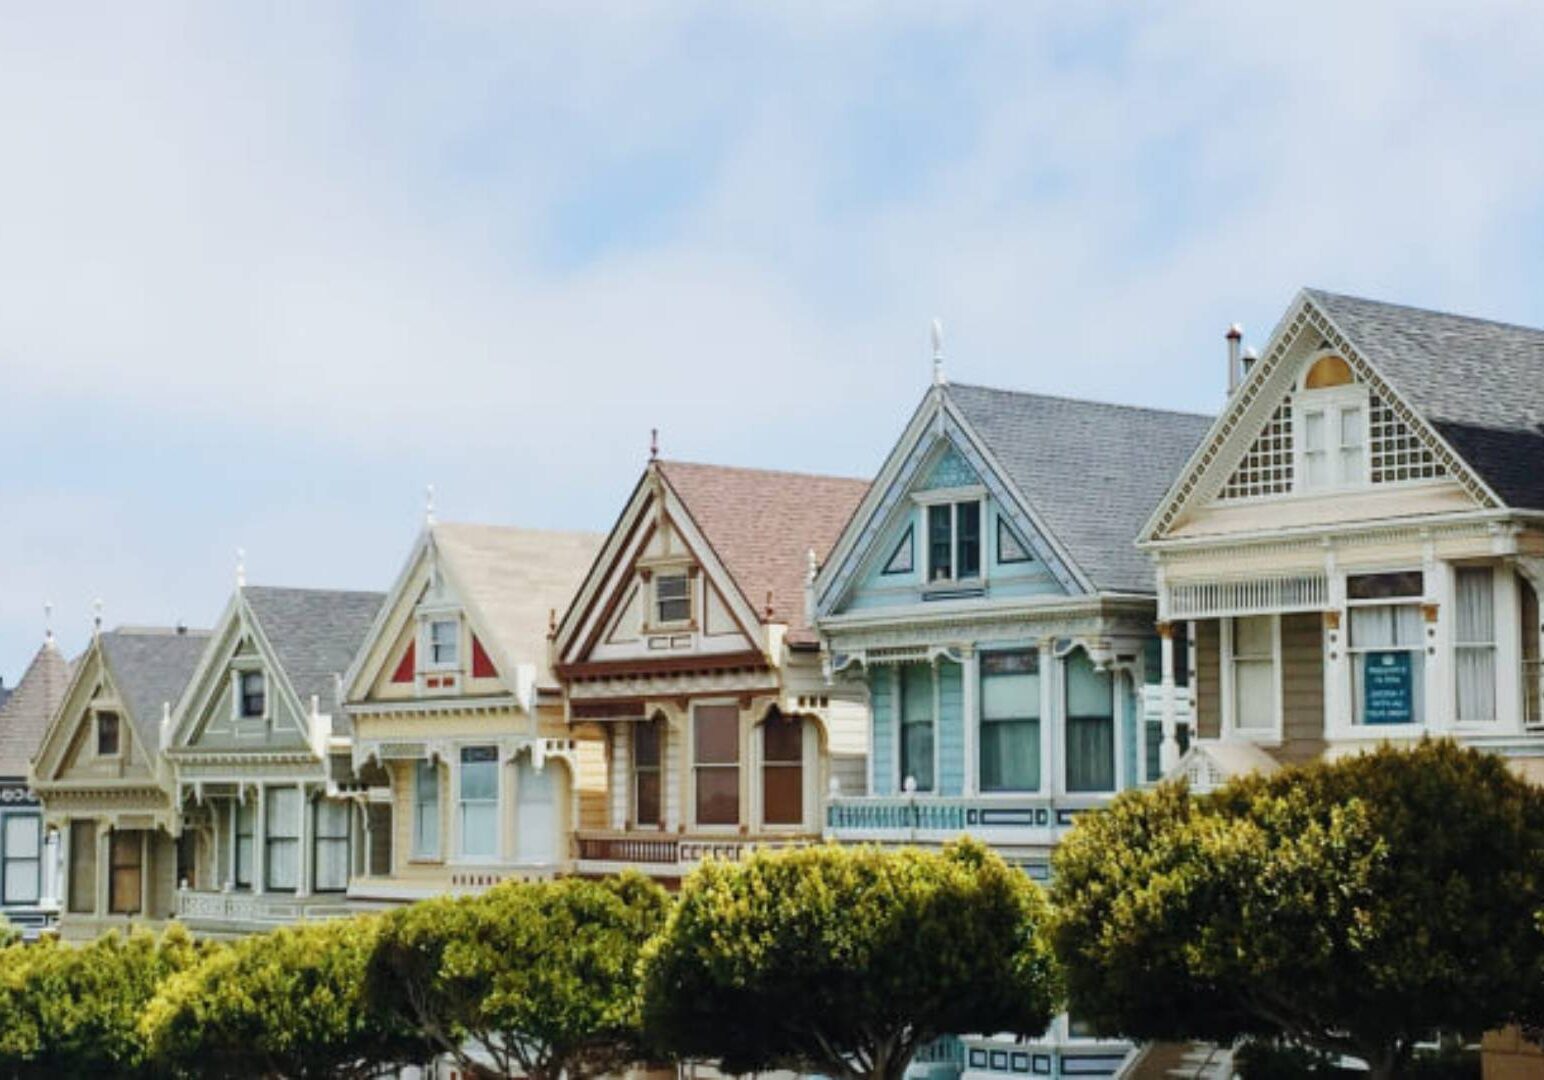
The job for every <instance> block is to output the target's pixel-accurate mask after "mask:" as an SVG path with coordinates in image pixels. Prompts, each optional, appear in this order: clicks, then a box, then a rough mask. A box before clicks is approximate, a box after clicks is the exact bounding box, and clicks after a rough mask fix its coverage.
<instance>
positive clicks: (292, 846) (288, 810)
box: [265, 787, 301, 889]
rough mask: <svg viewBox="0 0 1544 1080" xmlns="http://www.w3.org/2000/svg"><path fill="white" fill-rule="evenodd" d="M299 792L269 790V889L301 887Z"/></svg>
mask: <svg viewBox="0 0 1544 1080" xmlns="http://www.w3.org/2000/svg"><path fill="white" fill-rule="evenodd" d="M300 807H301V800H300V790H299V789H298V788H291V787H284V788H269V789H268V812H267V821H266V822H265V825H266V827H267V841H268V842H267V877H268V888H270V889H298V888H299V887H300Z"/></svg>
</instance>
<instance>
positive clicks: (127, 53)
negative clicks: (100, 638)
mask: <svg viewBox="0 0 1544 1080" xmlns="http://www.w3.org/2000/svg"><path fill="white" fill-rule="evenodd" d="M1540 55H1544V17H1541V16H1540V15H1538V14H1537V12H1536V10H1533V6H1532V5H1530V4H1527V3H1484V2H1480V3H1471V4H1465V5H1462V6H1458V5H1449V6H1442V7H1439V6H1435V5H1426V4H1420V3H1414V4H1412V3H1402V4H1394V3H1387V4H1381V3H1366V4H1356V5H1347V4H1315V3H1297V4H1292V5H1271V6H1269V9H1267V6H1266V5H1246V4H1238V3H1217V4H1173V5H1132V4H1108V5H1099V4H1090V5H1051V4H1039V3H1026V4H980V5H977V4H971V3H963V2H962V3H949V4H915V3H906V2H893V3H878V2H874V3H867V2H858V0H854V2H852V3H843V4H832V3H825V2H822V3H799V2H789V3H781V4H765V5H751V4H724V3H720V2H712V3H684V2H683V3H657V4H645V3H616V4H588V3H573V2H564V3H532V4H520V5H516V4H505V3H492V2H489V3H474V2H467V3H459V4H454V5H445V6H438V5H408V4H398V5H387V4H377V3H359V4H355V5H349V4H344V3H340V4H332V5H305V4H292V5H273V6H267V7H263V8H262V9H261V10H258V9H257V8H256V7H255V6H251V5H221V6H218V7H217V6H215V5H204V4H188V5H186V6H177V5H170V4H156V3H147V4H136V5H117V6H110V7H107V8H99V9H96V10H94V11H93V12H92V14H91V16H90V18H89V19H88V18H86V17H85V16H80V15H77V16H76V17H74V18H72V17H71V15H70V13H69V12H67V11H65V10H62V6H61V5H34V6H32V7H30V8H27V9H17V10H14V11H12V12H10V13H8V15H7V18H6V20H5V25H4V28H3V30H0V133H3V135H4V139H3V142H0V467H3V472H0V520H3V522H4V526H5V527H4V528H3V529H0V674H4V675H5V676H6V678H7V681H8V682H10V681H14V680H15V679H16V678H17V677H19V675H20V674H21V669H22V667H23V666H24V664H25V663H26V661H27V659H28V657H29V656H30V655H31V653H32V651H33V649H34V648H35V647H36V644H37V642H38V641H39V640H40V638H41V636H42V631H43V614H42V608H43V604H44V603H45V601H51V602H52V603H53V605H54V609H55V613H54V624H55V628H56V632H57V633H58V635H59V637H60V639H61V640H62V642H63V643H64V645H65V647H66V648H67V649H69V650H70V651H75V650H78V649H79V648H81V647H82V645H83V644H84V642H85V639H86V637H87V634H88V631H89V627H90V613H91V604H92V601H93V600H94V599H96V598H101V599H102V600H103V602H104V605H105V619H106V621H107V622H108V623H109V624H118V623H165V622H172V621H176V620H179V619H181V620H186V621H188V622H190V623H192V624H195V625H199V624H207V623H209V622H210V621H212V620H213V618H214V617H215V616H216V615H217V614H218V612H219V610H220V608H221V606H222V605H223V604H224V602H225V600H226V598H227V596H228V594H229V590H230V588H231V585H232V582H233V568H234V563H235V550H236V549H237V548H238V547H243V548H245V549H246V551H247V567H248V576H249V579H250V580H252V581H254V582H262V583H268V584H285V585H313V586H338V587H353V588H380V589H384V588H386V587H387V586H388V585H389V584H390V582H391V580H392V578H393V576H394V575H395V573H396V571H397V569H398V567H399V565H400V562H401V560H402V559H403V557H404V556H405V554H406V552H407V550H408V547H409V545H410V544H411V542H412V540H413V537H414V535H415V532H416V530H417V528H418V526H419V523H420V520H421V515H422V503H423V488H424V486H425V485H426V484H428V483H433V484H434V485H435V486H436V488H437V489H438V500H437V501H438V504H439V513H440V516H441V517H442V518H443V519H447V520H478V521H496V522H508V523H517V524H525V525H531V526H546V527H562V528H591V529H597V530H603V529H605V528H606V527H608V526H609V525H610V523H611V521H612V519H613V517H614V515H615V513H616V511H617V509H618V507H619V504H620V501H621V500H622V499H623V498H624V497H625V495H626V493H627V491H628V490H629V488H630V486H631V484H632V483H633V481H634V479H635V478H636V475H637V472H638V470H639V469H640V468H641V466H642V465H643V462H644V460H645V456H646V451H647V445H648V432H649V429H650V428H651V427H658V428H660V429H661V441H662V443H663V447H664V451H665V453H666V454H668V455H670V456H675V457H680V458H685V459H693V460H707V461H717V462H726V463H736V464H745V465H758V466H770V467H783V468H794V469H803V470H811V471H823V472H835V473H843V474H850V475H859V476H863V475H868V474H870V473H871V472H872V471H873V470H874V468H875V467H876V466H877V465H878V463H879V461H880V460H881V459H882V457H883V455H884V454H885V452H886V451H887V449H888V448H889V445H890V442H891V440H892V439H893V437H894V436H895V434H896V432H897V431H898V429H899V427H900V425H901V424H902V422H903V421H904V419H905V417H906V415H907V414H908V412H909V410H910V409H911V407H912V406H913V405H914V404H915V401H916V399H917V397H918V396H919V394H920V393H921V392H922V390H923V388H924V386H925V384H926V381H927V378H928V373H929V353H928V345H927V337H928V334H927V327H928V322H929V320H930V319H931V318H932V317H934V316H938V317H940V318H941V319H943V321H944V323H945V326H946V337H947V354H948V370H949V373H950V375H951V376H952V377H953V378H955V379H957V380H960V381H974V382H983V383H988V384H995V385H1002V386H1011V387H1017V388H1022V389H1029V390H1035V391H1042V392H1047V393H1058V394H1070V395H1078V396H1085V397H1093V398H1099V399H1105V400H1115V401H1122V402H1128V403H1135V404H1150V405H1155V406H1164V407H1172V408H1183V409H1191V410H1197V411H1211V410H1213V409H1215V408H1216V407H1217V405H1218V404H1219V402H1220V400H1221V397H1222V391H1223V381H1224V369H1223V365H1222V355H1223V341H1222V332H1223V330H1224V329H1225V327H1226V326H1227V324H1228V323H1230V322H1232V321H1235V320H1237V321H1240V322H1242V323H1243V324H1244V325H1245V327H1246V331H1247V336H1248V338H1249V339H1250V340H1252V341H1254V342H1255V343H1257V344H1258V343H1260V342H1262V341H1263V339H1264V337H1265V336H1266V334H1267V333H1268V332H1269V329H1270V327H1271V325H1272V324H1273V323H1274V321H1275V319H1276V318H1277V317H1278V315H1279V314H1280V313H1281V311H1282V310H1283V309H1284V308H1285V306H1286V305H1287V303H1288V302H1289V301H1290V299H1291V297H1292V295H1293V293H1294V292H1295V291H1296V289H1297V288H1298V287H1300V286H1302V285H1307V284H1312V285H1317V286H1322V287H1327V288H1332V289H1338V290H1342V291H1347V292H1353V293H1358V294H1362V295H1369V296H1374V297H1379V298H1385V299H1392V300H1398V301H1402V302H1407V303H1415V304H1422V305H1429V306H1434V307H1440V308H1445V309H1451V310H1459V311H1464V312H1469V313H1473V314H1479V315H1484V316H1489V317H1494V318H1501V319H1506V320H1510V321H1515V322H1522V323H1529V324H1533V325H1544V289H1541V285H1544V267H1541V254H1540V253H1541V252H1544V139H1541V138H1540V137H1539V135H1538V118H1537V109H1538V104H1539V102H1540V101H1541V100H1544V69H1541V68H1540V66H1539V65H1538V63H1537V57H1538V56H1540ZM1071 481H1072V482H1075V481H1076V478H1071Z"/></svg>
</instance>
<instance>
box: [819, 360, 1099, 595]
mask: <svg viewBox="0 0 1544 1080" xmlns="http://www.w3.org/2000/svg"><path fill="white" fill-rule="evenodd" d="M940 437H944V438H948V439H949V441H950V442H952V443H953V444H954V446H955V448H956V449H957V450H958V451H959V453H960V455H961V456H962V457H964V458H965V460H966V461H967V462H968V463H969V464H970V466H971V468H972V469H974V470H975V471H976V474H977V475H978V476H980V477H981V479H982V482H983V483H984V484H985V486H986V488H987V491H988V492H990V493H991V495H992V497H993V498H994V499H996V500H997V503H998V505H999V506H1000V507H1002V508H1003V509H1004V510H1005V511H1006V512H1007V513H1008V516H1009V518H1010V520H1012V522H1013V523H1014V525H1016V526H1017V527H1018V529H1019V532H1020V534H1021V535H1023V537H1024V538H1025V541H1026V542H1027V543H1028V544H1029V545H1030V547H1031V548H1032V550H1033V551H1034V553H1035V557H1036V558H1038V559H1040V560H1041V561H1042V562H1044V563H1045V565H1046V567H1047V569H1049V570H1050V572H1051V574H1052V575H1053V576H1054V577H1055V578H1056V580H1057V581H1058V582H1059V583H1060V584H1061V585H1062V587H1063V588H1065V589H1067V590H1068V591H1069V592H1083V593H1089V592H1095V591H1097V590H1096V589H1095V587H1094V584H1093V582H1092V581H1090V580H1089V577H1088V575H1087V574H1085V573H1084V572H1083V570H1082V569H1081V568H1080V567H1079V566H1078V565H1077V562H1076V561H1075V560H1074V559H1073V558H1072V556H1071V553H1070V552H1068V551H1067V550H1066V548H1065V547H1064V546H1063V545H1062V544H1061V543H1060V542H1059V541H1058V540H1057V538H1056V536H1055V534H1054V533H1052V531H1051V530H1050V529H1049V528H1048V527H1047V525H1046V524H1045V522H1044V521H1043V520H1042V519H1041V518H1040V517H1039V515H1037V514H1036V513H1035V512H1034V510H1033V509H1031V507H1030V503H1029V500H1028V499H1027V498H1025V497H1024V494H1023V492H1021V491H1020V490H1019V488H1018V486H1017V485H1016V484H1015V483H1014V482H1013V480H1012V479H1011V478H1010V477H1009V476H1008V474H1007V472H1006V471H1005V470H1004V469H1003V468H1002V467H1001V465H1000V464H999V463H998V461H997V459H996V457H995V456H994V455H993V453H992V449H991V446H990V445H989V444H988V443H987V442H986V440H985V439H983V438H982V437H981V436H980V434H979V433H978V432H976V430H975V428H974V427H973V426H972V425H971V423H970V421H969V420H968V419H966V417H965V416H964V414H963V413H962V412H961V411H960V410H959V409H958V408H956V407H955V406H954V404H953V403H952V402H951V401H950V400H949V395H948V392H947V386H945V385H938V386H934V387H932V388H930V389H929V390H928V391H927V393H926V394H925V395H924V396H923V398H922V401H921V402H920V403H919V404H918V406H917V409H916V411H915V412H914V413H912V417H911V420H910V421H909V422H908V423H907V425H906V427H905V429H904V430H903V431H902V433H901V437H900V438H899V439H898V440H897V441H896V443H895V446H894V447H893V448H892V449H891V450H890V453H889V455H888V456H887V457H886V458H885V462H884V464H883V465H882V466H881V467H880V470H879V474H878V475H877V476H876V477H875V480H874V483H873V485H872V486H870V488H869V490H868V494H866V495H865V496H864V497H863V501H862V502H860V503H859V504H858V509H857V510H856V511H855V512H854V513H853V516H852V519H851V520H850V521H849V522H848V523H847V527H846V528H845V529H843V530H842V535H841V536H840V538H838V540H837V542H836V544H835V546H834V547H832V549H831V555H830V557H829V558H827V560H826V563H825V565H824V566H822V567H821V568H820V572H819V574H818V575H817V576H816V578H815V611H816V617H817V618H820V619H824V618H826V617H828V616H830V615H831V614H832V613H833V612H834V611H835V610H836V608H837V607H838V606H839V605H840V604H841V603H842V601H843V600H845V599H846V598H847V595H848V594H849V592H850V591H851V589H852V588H853V586H854V585H855V584H856V583H857V580H858V577H859V571H860V570H861V568H862V566H863V565H864V563H865V562H866V561H867V560H868V559H869V558H870V557H872V550H871V549H872V548H873V546H874V544H876V543H878V542H879V539H880V537H881V536H882V535H883V534H884V532H885V530H886V529H888V528H889V527H890V525H891V524H892V523H893V522H894V520H895V518H896V516H897V515H898V514H899V513H900V512H901V510H902V507H904V506H905V505H906V499H907V493H908V492H909V490H910V488H911V485H912V484H913V483H914V482H915V481H916V480H917V479H918V477H919V475H920V474H921V472H922V470H923V469H924V468H925V467H926V466H927V465H928V464H929V463H930V462H931V461H932V459H933V455H934V447H935V444H936V441H937V439H938V438H940Z"/></svg>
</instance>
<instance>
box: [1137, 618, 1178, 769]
mask: <svg viewBox="0 0 1544 1080" xmlns="http://www.w3.org/2000/svg"><path fill="white" fill-rule="evenodd" d="M1158 643H1159V649H1160V655H1161V662H1160V665H1159V666H1160V668H1161V671H1160V676H1161V680H1162V681H1161V685H1160V688H1159V689H1160V691H1161V693H1162V696H1163V719H1162V728H1163V741H1162V742H1161V743H1159V745H1158V771H1159V772H1160V773H1161V774H1162V775H1163V776H1168V775H1169V773H1170V772H1171V771H1172V770H1173V768H1174V766H1176V765H1178V764H1179V734H1178V731H1177V730H1176V727H1175V719H1174V716H1175V702H1174V693H1175V683H1174V624H1173V623H1172V622H1161V623H1159V624H1158ZM1142 734H1143V736H1144V739H1145V736H1146V734H1147V733H1146V732H1143V733H1142Z"/></svg>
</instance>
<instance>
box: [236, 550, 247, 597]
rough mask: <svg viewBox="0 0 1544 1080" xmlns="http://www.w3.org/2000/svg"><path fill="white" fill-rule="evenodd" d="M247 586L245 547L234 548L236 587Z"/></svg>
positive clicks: (242, 587)
mask: <svg viewBox="0 0 1544 1080" xmlns="http://www.w3.org/2000/svg"><path fill="white" fill-rule="evenodd" d="M246 587H247V549H246V548H237V549H236V588H238V589H245V588H246Z"/></svg>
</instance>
